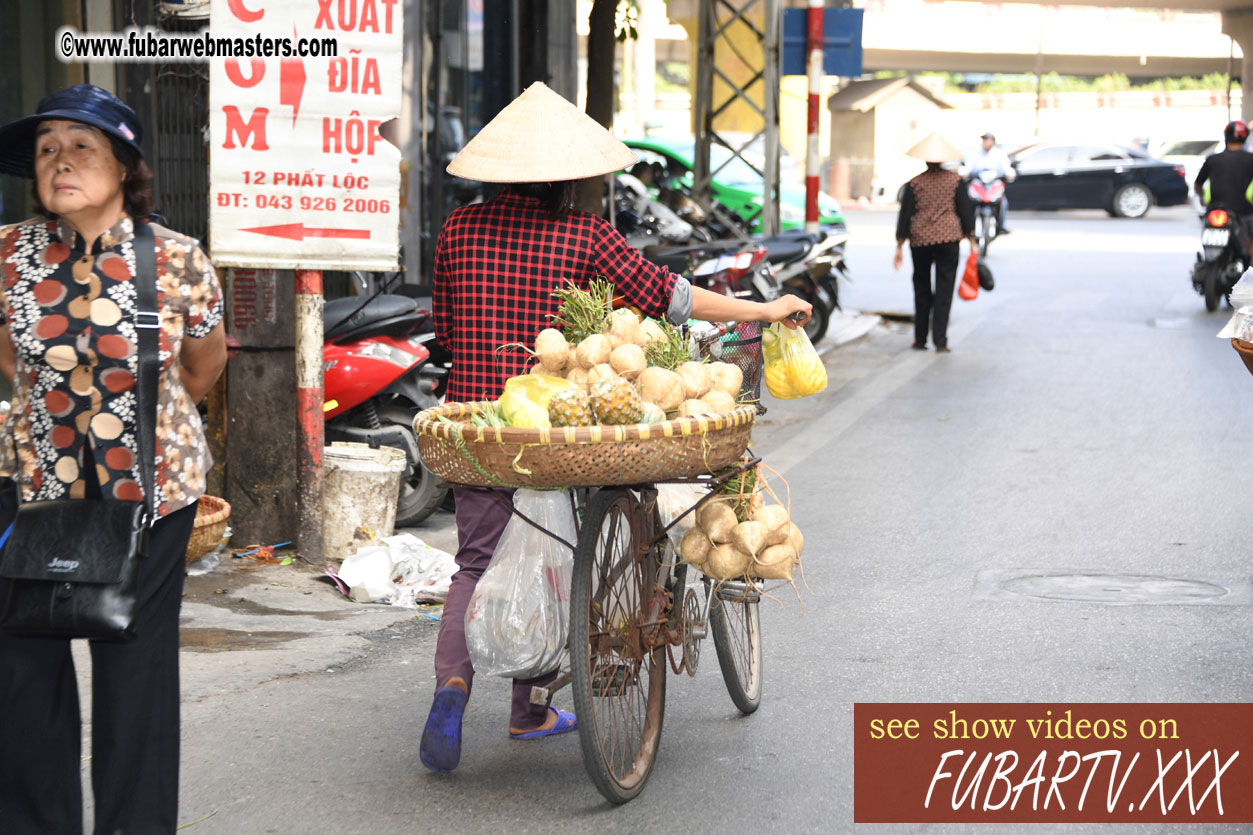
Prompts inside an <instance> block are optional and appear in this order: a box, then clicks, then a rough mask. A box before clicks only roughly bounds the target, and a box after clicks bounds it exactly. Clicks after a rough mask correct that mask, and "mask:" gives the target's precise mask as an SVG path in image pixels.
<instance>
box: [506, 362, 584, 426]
mask: <svg viewBox="0 0 1253 835" xmlns="http://www.w3.org/2000/svg"><path fill="white" fill-rule="evenodd" d="M572 388H575V384H574V383H572V382H570V381H569V380H566V379H563V378H561V377H554V376H552V375H549V374H522V375H520V376H518V377H510V378H509V379H508V380H506V381H505V393H504V394H502V395H501V396H500V400H498V401H497V402H496V406H497V408H498V409H499V410H500V416H501V417H503V418H504V419H505V420H506V421H507V422H508V424H509V425H510V426H514V427H519V428H523V429H543V428H546V427H548V426H550V424H549V422H548V403H549V401H551V400H552V399H553V395H554V394H556V393H557V392H559V391H562V390H564V389H572Z"/></svg>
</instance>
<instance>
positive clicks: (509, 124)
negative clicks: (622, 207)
mask: <svg viewBox="0 0 1253 835" xmlns="http://www.w3.org/2000/svg"><path fill="white" fill-rule="evenodd" d="M635 161H636V157H635V154H634V153H632V152H631V150H630V149H629V148H627V147H626V146H625V145H623V144H622V143H621V142H619V141H618V140H617V139H615V138H614V137H613V136H612V135H610V134H609V132H608V131H606V130H605V129H604V128H603V127H601V126H600V125H599V124H597V123H596V122H595V121H594V120H593V119H591V118H590V117H588V116H587V115H586V114H584V113H583V112H582V111H580V110H579V109H578V108H576V107H575V106H574V105H573V104H571V103H570V102H568V101H566V100H565V99H564V98H562V97H561V96H560V95H558V94H557V93H555V92H553V91H552V90H550V89H549V88H548V87H546V86H545V85H544V84H542V83H538V82H537V83H535V84H533V85H531V86H530V87H528V88H527V90H526V91H525V92H524V93H522V95H520V96H519V97H518V98H516V99H514V101H513V102H511V103H510V104H509V105H508V106H507V107H505V108H504V109H503V110H502V111H501V112H500V113H499V114H498V115H497V116H496V117H495V118H494V119H492V120H491V121H490V122H489V123H488V124H487V125H486V126H484V127H483V129H482V130H481V131H480V132H479V133H478V134H477V135H476V136H475V137H474V139H472V140H471V141H470V142H469V143H467V145H466V146H465V148H463V149H462V150H461V152H460V153H459V154H458V155H457V156H456V158H455V159H453V161H452V162H451V163H450V164H449V165H448V173H450V174H453V175H454V176H457V177H462V178H465V179H469V180H477V181H480V182H489V183H501V184H504V185H503V188H502V190H501V192H500V194H498V195H497V196H496V197H494V198H492V199H490V200H487V201H486V202H484V203H480V204H476V205H472V206H465V207H462V208H459V209H457V210H455V211H453V212H452V214H451V215H449V217H448V220H447V222H446V223H445V224H444V226H443V228H442V229H441V230H440V234H439V240H438V242H437V244H436V250H435V278H434V307H435V332H436V336H437V338H438V339H439V341H440V343H441V344H443V345H444V347H445V348H447V349H448V350H449V351H450V352H451V353H452V357H453V364H452V371H451V373H450V375H449V380H448V391H447V399H448V400H449V401H477V400H495V399H496V398H498V397H499V396H500V395H501V393H502V392H503V390H504V385H505V381H506V380H507V379H509V378H510V377H512V376H515V375H517V374H521V373H524V372H525V371H526V370H527V365H528V362H529V360H528V358H527V357H526V356H524V355H521V354H516V353H511V352H501V351H498V350H497V349H498V348H499V347H500V346H502V345H506V344H511V343H524V344H531V343H533V342H534V340H535V337H536V335H537V334H538V333H539V332H540V331H541V330H542V329H543V328H545V327H547V326H548V322H549V319H550V317H552V316H553V315H555V314H556V313H557V306H558V303H557V300H556V299H555V298H554V296H553V292H554V291H556V290H558V289H560V288H561V287H563V286H565V284H566V282H567V281H571V282H573V283H574V284H575V285H577V286H578V287H580V288H584V289H586V287H587V285H588V282H589V281H590V280H591V279H592V278H594V277H597V276H603V277H605V278H607V279H608V280H609V281H610V282H612V283H613V285H614V288H615V291H616V293H617V294H618V295H619V296H620V297H621V298H622V299H623V300H625V301H626V302H627V303H628V304H631V305H634V306H635V307H637V308H639V309H640V310H641V311H643V312H644V313H645V314H646V315H648V316H653V317H656V318H663V317H664V318H666V319H668V320H669V321H670V322H673V323H683V322H686V321H687V320H688V319H689V318H697V319H705V320H709V321H728V320H740V321H748V320H758V321H765V322H783V323H784V324H785V325H786V326H788V327H796V326H797V324H804V321H805V320H807V319H808V318H809V314H810V309H811V306H810V305H809V304H808V303H806V302H804V301H801V300H800V299H798V298H797V297H795V296H790V295H787V296H782V297H780V298H779V299H776V300H774V301H771V302H766V303H759V302H751V301H746V300H742V299H734V298H731V297H728V296H723V295H719V294H717V293H713V292H710V291H708V290H704V289H702V288H699V287H693V286H692V285H691V283H690V282H688V280H687V279H685V278H683V277H681V276H678V275H675V274H674V273H671V272H670V271H668V270H666V269H664V268H662V267H659V266H657V265H655V264H653V263H651V262H649V261H648V260H646V259H645V258H644V257H643V256H641V255H640V254H639V253H638V252H637V251H636V250H634V249H632V248H631V247H630V246H629V245H628V244H627V242H626V240H625V239H624V238H623V237H622V236H621V235H620V234H618V232H617V231H616V230H615V229H614V228H613V227H612V226H611V225H610V224H609V223H608V222H606V221H605V220H604V219H602V218H600V217H597V216H595V215H591V214H588V213H586V212H580V211H576V210H575V209H574V208H573V198H574V190H575V184H576V181H578V180H581V179H586V178H589V177H599V176H602V175H604V174H608V173H610V172H613V171H618V170H621V169H624V168H626V167H628V166H630V165H631V164H633V163H634V162H635ZM797 313H799V314H801V316H800V320H801V321H800V322H799V323H797V322H796V321H795V320H791V317H792V316H793V314H797ZM493 489H494V488H472V487H458V488H454V495H455V497H456V506H457V543H458V545H457V555H456V561H457V566H458V571H457V573H456V574H455V575H454V576H453V579H452V587H451V589H450V590H449V593H448V599H447V601H446V602H445V604H444V613H443V617H442V619H441V622H440V629H439V637H438V639H437V643H436V649H435V680H436V690H435V698H434V700H433V701H432V704H431V709H430V714H429V716H428V717H427V721H426V726H425V729H424V731H423V734H422V743H421V749H420V753H421V757H422V762H423V764H424V765H426V767H427V768H430V769H432V770H435V771H449V770H452V769H454V768H456V767H457V764H458V762H459V761H460V758H461V720H462V714H463V713H464V711H465V707H466V702H467V701H468V699H469V695H470V689H471V685H472V684H473V681H474V668H473V665H472V664H471V661H470V654H469V651H468V649H467V647H466V639H465V612H466V608H467V605H468V604H469V601H470V597H471V595H472V594H473V592H474V588H475V585H476V584H477V583H478V580H479V577H480V576H481V575H482V574H483V571H484V570H485V569H486V568H487V566H488V564H489V562H490V561H491V558H492V554H493V552H494V551H495V548H496V544H497V542H498V541H499V539H500V536H501V534H502V533H503V531H504V528H505V524H506V523H507V522H508V520H509V517H510V510H509V507H508V506H507V505H506V504H505V503H504V502H501V501H500V500H499V499H498V498H497V497H496V496H493V495H492V492H493ZM497 492H499V493H501V494H503V495H504V497H505V499H506V500H507V501H508V500H509V499H510V498H511V496H512V492H513V491H512V490H504V489H500V490H498V491H497ZM555 677H556V672H555V671H554V672H552V673H549V674H547V675H544V676H540V677H538V678H535V679H528V680H515V681H514V684H513V698H512V704H511V708H510V716H509V734H510V736H511V737H513V738H515V739H536V738H541V737H545V736H550V735H553V734H559V733H564V732H566V731H570V730H573V729H574V728H575V727H576V719H575V716H574V714H572V713H569V712H566V711H561V710H558V709H556V708H554V707H552V706H551V705H550V704H548V703H547V701H546V702H545V703H543V704H538V705H537V704H532V702H531V692H532V688H533V687H540V688H542V687H545V686H546V685H547V684H549V683H550V682H551V681H552V680H553V679H554V678H555ZM549 701H550V699H549Z"/></svg>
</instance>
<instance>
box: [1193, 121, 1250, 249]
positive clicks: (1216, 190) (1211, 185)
mask: <svg viewBox="0 0 1253 835" xmlns="http://www.w3.org/2000/svg"><path fill="white" fill-rule="evenodd" d="M1248 138H1249V127H1248V125H1246V124H1245V123H1244V122H1241V121H1235V122H1228V123H1227V127H1226V128H1224V129H1223V139H1224V140H1226V143H1227V149H1226V150H1225V151H1219V152H1218V153H1216V154H1210V155H1209V156H1208V157H1206V158H1205V163H1204V164H1203V165H1202V166H1201V170H1200V171H1199V172H1197V175H1196V182H1195V183H1194V184H1193V187H1194V188H1195V189H1196V193H1197V194H1198V195H1200V197H1201V202H1203V203H1204V204H1205V205H1206V206H1209V205H1210V204H1213V205H1215V206H1221V207H1223V208H1224V209H1226V210H1227V211H1228V212H1230V213H1231V214H1233V215H1235V217H1236V219H1237V220H1238V221H1239V223H1238V228H1239V230H1240V239H1241V243H1242V244H1243V245H1244V248H1245V251H1246V252H1247V251H1248V248H1249V237H1250V233H1251V231H1253V202H1251V201H1250V197H1251V196H1253V195H1251V194H1250V192H1253V154H1251V153H1249V152H1248V151H1246V150H1244V143H1245V142H1246V141H1248ZM1207 181H1208V185H1207V184H1206V183H1207Z"/></svg>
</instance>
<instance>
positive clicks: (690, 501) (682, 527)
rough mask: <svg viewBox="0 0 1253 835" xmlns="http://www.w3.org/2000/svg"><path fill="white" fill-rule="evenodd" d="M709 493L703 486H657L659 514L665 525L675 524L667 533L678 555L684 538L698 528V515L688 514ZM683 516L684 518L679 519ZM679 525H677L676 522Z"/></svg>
mask: <svg viewBox="0 0 1253 835" xmlns="http://www.w3.org/2000/svg"><path fill="white" fill-rule="evenodd" d="M708 492H709V488H708V487H706V486H704V485H702V484H658V485H657V512H658V514H659V515H660V516H661V523H662V524H663V525H670V524H674V527H672V528H670V530H669V531H667V536H669V537H670V544H671V545H673V546H674V551H675V553H676V554H677V553H678V551H679V544H680V543H682V542H683V537H684V536H686V535H687V532H688V531H690V530H691V529H692V528H693V527H695V526H696V514H695V513H694V512H693V513H688V514H687V515H686V516H683V514H684V513H687V511H688V510H691V509H692V508H693V507H695V506H696V503H697V502H699V501H700V500H701V499H703V498H704V497H705V494H706V493H708ZM680 516H683V518H681V519H680V518H679V517H680ZM676 519H678V520H679V521H678V523H677V524H675V520H676Z"/></svg>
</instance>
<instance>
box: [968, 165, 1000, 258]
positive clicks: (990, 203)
mask: <svg viewBox="0 0 1253 835" xmlns="http://www.w3.org/2000/svg"><path fill="white" fill-rule="evenodd" d="M969 189H970V191H969V194H970V202H971V203H973V204H974V206H975V238H976V239H977V240H978V241H979V255H981V256H983V255H987V254H988V244H990V243H992V239H993V238H995V237H996V236H997V235H999V234H1001V201H1002V200H1004V199H1005V181H1004V180H1002V179H1001V178H1000V177H998V176H996V174H994V173H992V172H991V171H980V172H979V173H978V174H977V175H975V176H972V177H971V178H970V186H969Z"/></svg>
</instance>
